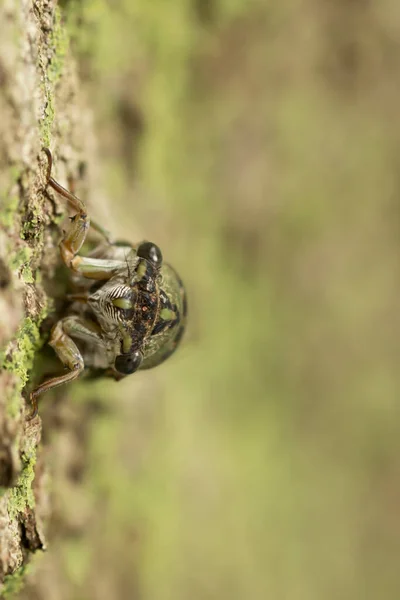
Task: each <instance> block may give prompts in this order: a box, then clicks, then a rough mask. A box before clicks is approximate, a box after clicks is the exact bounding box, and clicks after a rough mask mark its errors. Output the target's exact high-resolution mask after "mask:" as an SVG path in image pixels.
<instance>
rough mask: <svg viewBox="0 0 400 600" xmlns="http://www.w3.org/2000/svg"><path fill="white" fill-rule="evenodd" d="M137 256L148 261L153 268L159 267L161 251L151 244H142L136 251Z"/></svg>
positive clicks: (161, 258)
mask: <svg viewBox="0 0 400 600" xmlns="http://www.w3.org/2000/svg"><path fill="white" fill-rule="evenodd" d="M137 255H138V256H139V257H140V258H145V259H146V260H148V261H150V262H151V263H152V264H153V265H154V266H155V267H157V268H158V267H160V266H161V263H162V260H163V257H162V254H161V250H160V248H159V247H158V246H156V245H155V244H153V242H142V243H141V244H139V246H138V249H137Z"/></svg>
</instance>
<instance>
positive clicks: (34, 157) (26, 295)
mask: <svg viewBox="0 0 400 600" xmlns="http://www.w3.org/2000/svg"><path fill="white" fill-rule="evenodd" d="M0 85H1V88H0V115H1V120H0V140H1V141H0V190H1V212H0V349H1V362H2V369H1V373H0V595H1V594H4V596H6V597H8V595H9V593H10V592H11V591H13V590H14V589H16V588H17V587H18V585H19V582H20V580H21V579H22V578H23V574H24V572H25V568H26V565H27V564H28V562H29V560H30V557H31V555H32V553H34V552H35V551H37V550H38V549H45V548H46V523H47V522H48V519H49V515H50V514H51V512H52V507H51V498H50V496H49V492H48V486H47V485H46V481H47V472H48V457H49V456H50V455H51V451H52V449H51V447H50V448H49V447H47V449H46V451H44V450H43V449H41V447H40V440H41V431H42V422H41V417H40V416H38V417H36V418H34V419H33V420H30V421H29V420H27V415H29V412H30V406H29V403H28V402H27V398H29V393H28V392H29V390H30V389H31V388H32V366H33V361H34V358H35V354H36V353H37V350H39V349H40V348H41V346H43V344H44V342H45V338H46V334H47V333H48V329H49V323H50V321H51V320H52V319H53V320H54V315H55V313H56V311H55V308H56V305H55V304H54V301H53V299H52V296H53V293H52V290H53V289H54V286H55V283H54V282H55V276H56V267H57V266H58V265H59V264H60V259H59V252H58V242H59V239H60V233H61V232H60V227H59V223H60V220H61V217H62V215H64V214H65V206H64V205H63V203H62V201H61V200H60V199H59V198H56V197H55V195H54V194H52V193H51V192H48V190H46V185H45V184H46V171H47V159H46V155H45V154H44V153H43V152H42V147H43V146H45V147H51V150H52V152H53V154H54V157H55V162H56V165H57V170H56V173H57V179H59V180H61V181H63V182H64V183H66V182H67V180H68V178H69V177H74V178H75V179H78V178H79V173H81V172H82V166H83V163H82V160H81V158H82V156H83V155H84V153H83V150H84V149H85V156H86V155H87V139H88V136H87V128H88V124H87V119H86V115H87V113H86V112H85V110H82V103H81V101H80V98H79V93H78V92H79V90H78V82H77V76H76V69H75V64H74V62H73V60H72V58H71V56H70V55H69V51H68V39H67V34H66V32H65V29H64V27H63V25H62V23H61V20H60V13H59V9H58V7H57V5H56V1H55V0H35V1H32V0H19V1H15V0H3V2H1V3H0ZM84 146H85V148H84ZM35 372H36V369H35Z"/></svg>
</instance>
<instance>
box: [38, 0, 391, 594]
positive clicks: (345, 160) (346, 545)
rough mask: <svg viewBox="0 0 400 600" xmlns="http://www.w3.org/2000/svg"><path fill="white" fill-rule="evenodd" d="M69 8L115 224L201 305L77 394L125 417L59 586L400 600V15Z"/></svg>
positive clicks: (257, 5)
mask: <svg viewBox="0 0 400 600" xmlns="http://www.w3.org/2000/svg"><path fill="white" fill-rule="evenodd" d="M62 8H63V14H64V18H65V19H66V20H67V23H68V27H69V31H70V35H71V43H72V48H73V51H74V52H75V54H76V56H78V57H79V68H80V71H81V76H82V81H83V84H82V85H83V92H84V94H85V95H86V97H87V99H88V100H89V102H90V104H91V105H92V108H93V110H94V121H95V128H96V133H97V135H98V149H99V153H100V156H101V165H102V170H101V177H100V180H99V181H98V182H97V183H98V185H99V188H101V189H102V190H103V194H104V195H105V196H106V197H108V198H109V201H108V208H106V209H103V212H101V211H100V209H98V210H99V211H100V212H99V218H101V219H102V220H103V221H104V220H105V221H106V222H107V226H108V227H109V228H110V229H113V230H114V231H115V233H117V234H118V235H119V236H121V237H123V238H127V239H132V240H137V239H140V238H142V237H146V238H149V239H152V240H154V241H156V242H157V243H158V244H159V245H160V246H161V248H162V249H163V253H164V256H165V258H166V259H167V260H168V261H170V262H171V263H172V264H173V265H174V266H175V267H176V269H177V270H178V271H179V273H180V274H181V276H182V279H183V280H184V281H185V283H186V286H187V289H188V294H189V310H190V318H189V327H188V331H187V336H186V338H185V341H184V343H183V344H182V347H181V348H180V350H179V352H178V353H177V354H176V356H174V358H173V359H171V360H170V361H168V362H167V363H165V365H163V366H162V367H160V368H159V369H156V370H154V371H149V372H146V373H142V374H138V375H135V377H133V378H128V380H126V381H124V382H121V383H120V384H118V386H117V387H118V389H116V386H115V384H107V387H105V385H104V384H100V385H99V386H97V387H96V388H93V387H92V386H88V387H87V388H86V387H84V388H83V391H81V396H82V395H83V396H85V395H87V394H89V395H91V396H93V394H98V395H100V396H101V397H102V398H103V401H104V407H105V410H106V407H107V406H111V405H110V403H112V409H111V408H110V409H109V411H107V410H106V412H105V414H104V415H103V416H100V417H98V419H97V420H96V423H95V424H94V425H93V427H92V437H91V441H90V457H91V459H90V465H89V470H88V472H87V473H86V475H85V492H84V494H85V496H84V497H85V500H84V502H86V503H87V506H86V513H87V514H86V517H85V519H87V523H86V526H85V528H84V531H85V533H84V535H83V536H82V535H81V536H73V535H71V536H70V538H67V540H66V541H65V540H64V542H63V543H62V545H61V546H60V548H59V552H60V556H61V557H62V559H61V562H62V565H63V569H64V571H65V580H64V583H63V584H62V586H61V588H62V589H63V590H64V591H63V594H64V595H60V597H65V598H77V599H81V598H82V599H86V598H96V599H97V598H99V599H102V598H108V599H109V598H140V599H143V600H189V599H190V600H203V599H204V600H205V599H207V600H208V599H214V598H215V599H217V598H218V599H221V600H222V599H229V600H235V599H238V600H239V599H240V600H259V599H260V600H261V599H263V600H265V599H267V598H268V599H274V600H277V599H282V600H283V599H284V600H321V599H322V598H324V599H325V600H328V599H336V598H340V599H346V598H349V599H350V598H351V599H353V600H354V599H355V598H360V599H361V598H362V599H363V600H366V599H369V598H371V599H376V598H384V599H385V600H390V599H392V598H393V599H398V598H399V597H400V574H399V558H400V435H399V434H400V410H399V407H400V376H399V359H400V343H399V339H400V336H399V334H400V321H399V310H398V298H399V291H400V278H399V276H400V261H399V250H400V242H399V233H400V210H399V207H400V204H399V199H400V169H399V167H400V120H399V106H400V77H399V73H400V46H399V40H400V4H399V3H397V2H394V1H392V0H380V2H379V3H377V2H371V1H369V0H357V1H356V0H354V1H350V0H336V1H335V2H332V1H329V0H323V1H320V2H317V1H316V0H302V1H299V0H292V1H290V0H282V2H280V3H278V2H272V1H269V2H268V1H267V0H264V1H262V0H248V1H245V0H203V1H202V0H170V1H169V2H166V1H161V0H151V2H150V1H149V0H135V1H134V2H133V1H130V0H117V1H115V2H107V1H106V0H88V1H85V2H82V3H81V2H74V1H73V0H70V1H69V2H68V1H66V2H64V3H63V4H62ZM92 207H93V210H94V211H96V208H95V200H94V199H93V201H92ZM110 223H112V225H111V224H110ZM87 390H89V391H87ZM94 390H96V391H94ZM76 402H80V399H79V398H77V399H76ZM79 493H80V494H82V492H81V491H80V492H79ZM79 498H80V500H79V502H82V497H81V496H79ZM63 501H64V502H65V503H66V504H69V503H71V496H70V495H69V493H66V494H65V496H63ZM79 502H78V504H79ZM74 510H76V508H75V509H74ZM88 515H89V516H90V518H89V517H88ZM60 544H61V543H60ZM45 560H47V559H43V566H42V568H43V569H45V568H46V567H45V565H46V563H45ZM61 588H60V589H61ZM60 594H61V592H60ZM51 597H52V598H53V597H55V596H53V595H52V596H51Z"/></svg>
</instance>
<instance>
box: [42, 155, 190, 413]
mask: <svg viewBox="0 0 400 600" xmlns="http://www.w3.org/2000/svg"><path fill="white" fill-rule="evenodd" d="M45 151H46V153H47V156H48V158H49V174H48V175H49V177H48V184H49V185H50V186H51V187H53V189H55V190H56V191H57V192H58V193H60V194H61V195H62V196H64V197H65V198H66V199H67V200H68V201H69V202H70V204H71V205H72V207H73V208H74V209H75V210H76V211H77V214H76V215H75V216H74V217H73V218H72V219H71V222H72V224H71V228H70V230H69V232H67V233H66V234H65V236H64V238H63V239H62V241H61V243H60V251H61V256H62V258H63V260H64V263H65V264H66V266H67V267H69V268H70V269H71V271H72V272H73V277H72V280H73V284H74V286H75V290H76V292H75V293H73V294H70V296H69V299H70V301H71V304H70V306H69V309H68V314H67V316H65V317H64V318H63V319H62V320H61V321H59V322H58V323H57V324H56V325H55V327H54V328H53V330H52V332H51V336H50V341H49V344H50V345H51V346H52V347H53V348H54V350H55V352H56V353H57V355H58V357H59V358H60V360H61V361H62V362H63V363H64V365H65V366H66V367H67V368H68V372H67V373H66V374H63V375H60V376H59V377H54V378H52V379H50V380H48V381H45V382H44V383H42V384H41V385H40V386H39V387H38V388H36V389H35V390H34V391H33V392H32V393H31V401H32V404H33V413H32V415H31V418H32V417H33V416H35V415H36V413H37V397H38V396H39V395H40V394H41V393H43V392H45V391H46V390H48V389H51V388H53V387H56V386H58V385H61V384H63V383H66V382H69V381H72V380H74V379H76V378H77V377H78V376H79V375H80V374H81V373H82V371H83V370H84V369H85V368H87V367H89V369H91V370H96V371H97V374H98V372H99V370H100V371H101V372H102V373H103V374H104V375H105V376H108V377H110V376H111V377H113V378H114V379H116V380H119V379H121V378H123V377H125V376H127V375H130V374H132V373H134V372H135V371H137V370H138V369H149V368H152V367H155V366H157V365H159V364H161V363H162V362H164V361H165V360H166V359H167V358H168V357H169V356H171V354H173V352H174V351H175V350H176V348H177V347H178V345H179V343H180V341H181V339H182V335H183V332H184V329H185V324H186V317H187V300H186V293H185V289H184V286H183V284H182V281H181V279H180V277H179V276H178V275H177V273H176V271H175V270H174V269H173V268H172V267H171V266H170V265H168V264H165V263H164V262H163V257H162V254H161V251H160V249H159V248H158V246H156V245H155V244H154V243H152V242H148V241H145V242H141V243H140V244H138V245H137V246H133V245H131V244H129V243H126V242H119V243H118V242H116V243H112V242H111V241H110V240H109V238H108V237H107V236H105V237H106V240H105V242H102V243H101V244H99V245H98V246H97V247H96V248H95V249H94V250H93V251H92V252H91V253H90V254H89V255H88V256H86V257H83V256H80V255H78V252H79V250H80V248H81V246H82V244H83V242H84V241H85V238H86V234H87V231H88V229H89V224H90V222H89V218H88V215H87V211H86V206H85V204H84V203H83V202H82V201H81V200H80V199H79V198H77V197H76V196H75V195H74V194H72V193H71V192H69V191H68V190H66V189H65V188H63V187H62V186H61V185H60V184H59V183H57V182H56V181H55V180H54V179H53V178H52V177H50V172H51V165H52V158H51V154H50V151H49V150H47V149H46V150H45ZM92 227H94V228H95V229H97V231H99V232H100V233H102V234H103V235H104V233H105V232H104V230H103V229H102V228H101V227H99V226H98V225H96V224H94V223H92Z"/></svg>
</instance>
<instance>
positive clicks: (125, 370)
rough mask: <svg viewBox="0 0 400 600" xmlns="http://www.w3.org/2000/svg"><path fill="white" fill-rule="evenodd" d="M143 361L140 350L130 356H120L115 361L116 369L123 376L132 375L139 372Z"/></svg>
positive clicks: (129, 354)
mask: <svg viewBox="0 0 400 600" xmlns="http://www.w3.org/2000/svg"><path fill="white" fill-rule="evenodd" d="M142 360H143V356H142V353H141V352H139V350H136V352H132V353H128V354H119V355H118V356H117V358H116V359H115V365H114V366H115V368H116V370H117V371H118V373H121V375H131V373H134V372H135V371H137V370H138V368H139V367H140V365H141V363H142Z"/></svg>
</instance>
